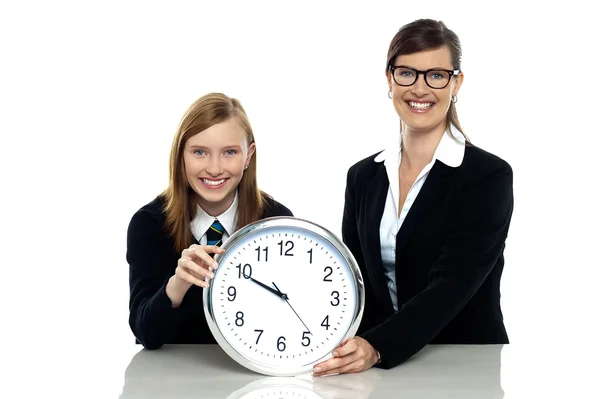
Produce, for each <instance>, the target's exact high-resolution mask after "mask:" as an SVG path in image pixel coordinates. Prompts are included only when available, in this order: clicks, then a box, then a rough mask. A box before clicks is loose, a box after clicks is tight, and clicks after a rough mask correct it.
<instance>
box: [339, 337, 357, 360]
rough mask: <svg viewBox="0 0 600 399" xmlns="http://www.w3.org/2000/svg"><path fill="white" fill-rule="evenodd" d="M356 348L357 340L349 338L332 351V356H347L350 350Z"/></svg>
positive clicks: (352, 350) (354, 350)
mask: <svg viewBox="0 0 600 399" xmlns="http://www.w3.org/2000/svg"><path fill="white" fill-rule="evenodd" d="M357 349H358V342H357V341H356V340H355V339H350V340H348V341H346V343H345V344H344V345H343V346H339V347H338V348H337V349H335V350H334V351H333V356H334V357H339V356H347V355H349V354H350V353H352V352H356V350H357Z"/></svg>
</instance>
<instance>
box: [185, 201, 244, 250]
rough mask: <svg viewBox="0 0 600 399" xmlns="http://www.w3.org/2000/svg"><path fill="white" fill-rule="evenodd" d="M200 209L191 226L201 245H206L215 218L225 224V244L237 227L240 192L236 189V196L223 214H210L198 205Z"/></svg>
mask: <svg viewBox="0 0 600 399" xmlns="http://www.w3.org/2000/svg"><path fill="white" fill-rule="evenodd" d="M197 206H198V209H197V211H196V216H194V219H192V222H191V224H190V228H191V230H192V234H193V235H194V237H195V238H196V240H198V242H199V243H200V245H206V242H207V239H206V232H207V231H208V229H209V228H210V226H211V225H212V224H213V222H214V221H215V219H218V220H219V222H221V224H222V225H223V228H224V229H225V231H224V232H223V238H222V240H223V244H224V243H225V241H226V240H227V239H228V238H229V236H231V235H232V234H233V232H235V231H236V229H237V209H238V193H237V191H236V193H235V198H234V199H233V202H232V203H231V206H230V207H229V208H228V209H227V210H226V211H225V212H223V213H222V214H220V215H218V216H210V215H209V214H208V213H206V212H205V211H204V209H202V208H201V207H200V205H197Z"/></svg>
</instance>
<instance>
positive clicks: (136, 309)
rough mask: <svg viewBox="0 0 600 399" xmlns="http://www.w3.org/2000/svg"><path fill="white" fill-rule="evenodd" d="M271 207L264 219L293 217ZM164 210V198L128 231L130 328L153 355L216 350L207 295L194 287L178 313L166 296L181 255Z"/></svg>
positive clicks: (272, 203)
mask: <svg viewBox="0 0 600 399" xmlns="http://www.w3.org/2000/svg"><path fill="white" fill-rule="evenodd" d="M267 203H268V207H267V208H266V210H265V212H264V214H263V215H262V217H261V219H264V218H268V217H272V216H293V214H292V212H291V211H290V210H289V209H288V208H286V207H285V206H284V205H282V204H280V203H278V202H277V201H275V200H273V199H270V198H269V199H268V201H267ZM163 206H164V204H163V202H162V200H161V198H160V197H157V198H156V199H154V200H153V201H152V202H150V203H148V204H146V205H145V206H143V207H142V208H141V209H140V210H138V211H137V212H136V213H135V214H134V215H133V217H132V218H131V221H130V223H129V228H128V230H127V262H128V263H129V290H130V299H129V326H130V327H131V331H132V332H133V334H134V335H135V337H136V343H141V344H142V345H143V346H144V347H146V348H148V349H156V348H159V347H161V346H163V345H164V344H216V343H217V342H216V341H215V339H214V337H213V335H212V333H211V331H210V328H209V327H208V324H207V323H206V318H205V316H204V308H203V300H202V293H203V289H202V288H201V287H198V286H196V285H192V287H190V289H189V290H188V291H187V293H186V294H185V296H184V298H183V301H182V303H181V306H180V307H179V308H176V309H175V308H173V307H172V306H171V300H170V299H169V297H168V296H167V293H166V291H165V289H166V286H167V283H168V281H169V278H171V276H173V274H175V269H176V268H177V260H178V259H179V258H180V257H181V254H180V253H177V252H176V251H175V249H174V241H173V239H172V238H171V237H170V236H169V235H168V234H167V233H166V232H165V215H164V214H163ZM197 243H198V242H197V241H196V244H197Z"/></svg>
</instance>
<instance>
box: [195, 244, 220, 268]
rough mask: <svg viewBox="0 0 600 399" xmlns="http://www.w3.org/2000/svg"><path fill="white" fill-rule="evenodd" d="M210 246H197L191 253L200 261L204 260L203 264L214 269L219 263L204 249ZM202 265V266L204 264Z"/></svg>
mask: <svg viewBox="0 0 600 399" xmlns="http://www.w3.org/2000/svg"><path fill="white" fill-rule="evenodd" d="M207 248H210V247H204V248H202V247H198V248H194V252H193V254H194V255H195V256H196V257H197V258H198V259H200V260H201V261H202V262H204V265H205V266H207V267H208V266H210V267H212V268H213V269H216V268H217V267H218V266H219V264H218V263H217V262H216V261H215V260H214V259H213V258H212V257H211V256H210V255H209V254H208V253H207V252H206V249H207ZM204 265H203V266H204Z"/></svg>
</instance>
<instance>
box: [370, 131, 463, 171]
mask: <svg viewBox="0 0 600 399" xmlns="http://www.w3.org/2000/svg"><path fill="white" fill-rule="evenodd" d="M450 134H452V136H453V137H454V138H452V137H450V135H449V134H448V131H446V132H444V135H443V136H442V139H441V140H440V142H439V144H438V146H437V148H436V149H435V152H434V154H433V159H432V161H435V160H439V161H441V162H443V163H445V164H446V165H448V166H450V167H453V168H456V167H459V166H460V165H461V164H462V161H463V158H464V155H465V138H464V136H463V135H462V134H461V133H460V131H459V130H458V129H457V128H456V126H454V125H453V124H450ZM401 148H402V134H399V135H398V138H397V139H396V140H395V143H393V144H392V145H391V146H389V147H388V148H386V149H384V150H383V151H382V152H380V153H379V154H378V155H377V156H376V157H375V162H383V161H386V160H387V161H394V160H395V161H397V165H396V166H398V165H399V164H400V149H401Z"/></svg>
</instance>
